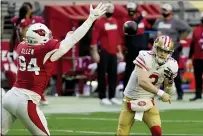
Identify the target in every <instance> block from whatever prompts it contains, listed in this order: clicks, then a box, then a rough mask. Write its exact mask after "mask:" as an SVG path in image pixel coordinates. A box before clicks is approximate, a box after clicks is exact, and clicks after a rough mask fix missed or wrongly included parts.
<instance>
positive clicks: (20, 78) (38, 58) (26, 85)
mask: <svg viewBox="0 0 203 136" xmlns="http://www.w3.org/2000/svg"><path fill="white" fill-rule="evenodd" d="M59 45H60V42H59V41H58V40H49V41H48V42H47V43H46V44H44V45H39V46H29V45H28V44H27V43H26V42H21V43H20V44H19V45H18V47H17V53H18V55H19V56H18V64H17V66H18V71H17V77H16V82H15V83H14V87H17V88H23V89H27V90H31V91H33V92H35V93H37V94H39V95H40V96H41V95H42V94H43V93H44V91H45V89H46V86H47V84H48V82H49V79H50V77H51V75H52V73H53V71H54V64H55V63H54V62H51V61H50V59H49V58H50V56H51V54H53V53H52V52H53V51H54V49H57V48H58V47H59ZM45 56H46V58H47V59H46V61H45ZM44 61H45V62H44Z"/></svg>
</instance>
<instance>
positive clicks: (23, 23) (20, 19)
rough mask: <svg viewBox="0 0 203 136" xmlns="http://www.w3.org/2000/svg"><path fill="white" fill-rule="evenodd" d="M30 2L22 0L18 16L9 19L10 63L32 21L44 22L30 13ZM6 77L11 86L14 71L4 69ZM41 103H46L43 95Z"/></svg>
mask: <svg viewBox="0 0 203 136" xmlns="http://www.w3.org/2000/svg"><path fill="white" fill-rule="evenodd" d="M32 9H33V8H32V4H31V3H29V2H24V3H23V4H22V6H21V7H20V9H19V14H18V16H15V17H13V18H12V19H11V22H12V24H13V32H12V35H11V39H10V45H9V46H10V47H9V52H8V57H9V60H10V61H11V62H10V63H12V62H13V61H14V62H16V60H14V52H13V51H14V50H15V49H16V47H17V45H18V44H19V43H20V42H21V41H23V39H24V38H25V33H26V31H27V28H28V27H29V26H30V25H31V24H34V23H44V19H43V18H42V17H41V16H34V15H33V14H32ZM5 73H6V77H7V78H8V80H9V86H13V84H14V82H15V79H16V73H14V72H12V71H5ZM40 103H41V104H43V105H47V104H48V101H47V100H46V99H45V97H44V95H42V97H41V101H40Z"/></svg>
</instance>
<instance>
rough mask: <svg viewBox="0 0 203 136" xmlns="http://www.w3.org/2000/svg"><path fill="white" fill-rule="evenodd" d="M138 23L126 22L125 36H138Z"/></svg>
mask: <svg viewBox="0 0 203 136" xmlns="http://www.w3.org/2000/svg"><path fill="white" fill-rule="evenodd" d="M137 28H138V26H137V23H135V22H134V21H126V22H125V23H124V24H123V32H124V34H125V35H131V36H133V35H136V33H137Z"/></svg>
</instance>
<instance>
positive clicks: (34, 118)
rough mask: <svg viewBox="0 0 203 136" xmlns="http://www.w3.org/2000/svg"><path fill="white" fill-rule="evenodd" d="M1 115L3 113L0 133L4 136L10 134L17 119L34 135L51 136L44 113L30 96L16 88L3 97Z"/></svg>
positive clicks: (0, 107)
mask: <svg viewBox="0 0 203 136" xmlns="http://www.w3.org/2000/svg"><path fill="white" fill-rule="evenodd" d="M0 113H2V116H1V120H0V133H1V134H2V135H5V134H6V133H7V132H8V130H9V129H10V128H11V126H12V124H13V123H14V121H15V120H16V119H20V121H21V122H22V123H23V124H24V125H25V127H26V128H27V129H28V130H29V131H30V132H31V133H32V135H40V136H49V135H50V133H49V130H48V127H47V121H46V119H45V116H44V114H43V113H42V111H41V110H40V109H39V108H38V106H37V105H36V104H35V103H33V101H32V100H30V99H29V96H27V95H26V94H23V93H22V92H21V91H19V90H17V89H15V88H12V89H11V90H9V91H8V92H7V93H6V94H5V95H4V96H3V98H2V103H1V106H0ZM1 134H0V135H1Z"/></svg>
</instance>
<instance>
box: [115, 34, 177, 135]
mask: <svg viewBox="0 0 203 136" xmlns="http://www.w3.org/2000/svg"><path fill="white" fill-rule="evenodd" d="M173 50H174V46H173V42H172V39H171V38H170V37H169V36H166V35H162V36H159V37H158V38H157V39H156V40H155V41H154V44H153V49H152V50H150V51H140V52H139V55H138V56H137V58H136V59H135V60H134V63H135V69H134V71H133V72H132V74H131V77H130V79H129V81H128V84H127V86H126V88H125V91H124V98H123V101H124V102H123V105H122V110H121V113H120V117H119V121H118V129H117V135H118V136H127V135H129V133H130V129H131V127H132V125H133V122H134V120H140V121H142V120H143V121H144V123H145V124H146V125H147V126H148V127H149V129H150V131H151V133H152V136H161V135H162V130H161V120H160V115H159V110H158V109H157V107H156V106H155V104H154V97H155V96H156V95H158V96H159V97H161V100H162V101H163V102H169V103H170V98H171V96H170V95H171V94H172V92H173V90H174V89H173V81H174V78H175V77H176V75H177V71H178V63H177V61H176V60H174V59H173V58H171V55H172V53H173ZM162 83H164V90H161V89H160V86H161V85H162Z"/></svg>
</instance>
